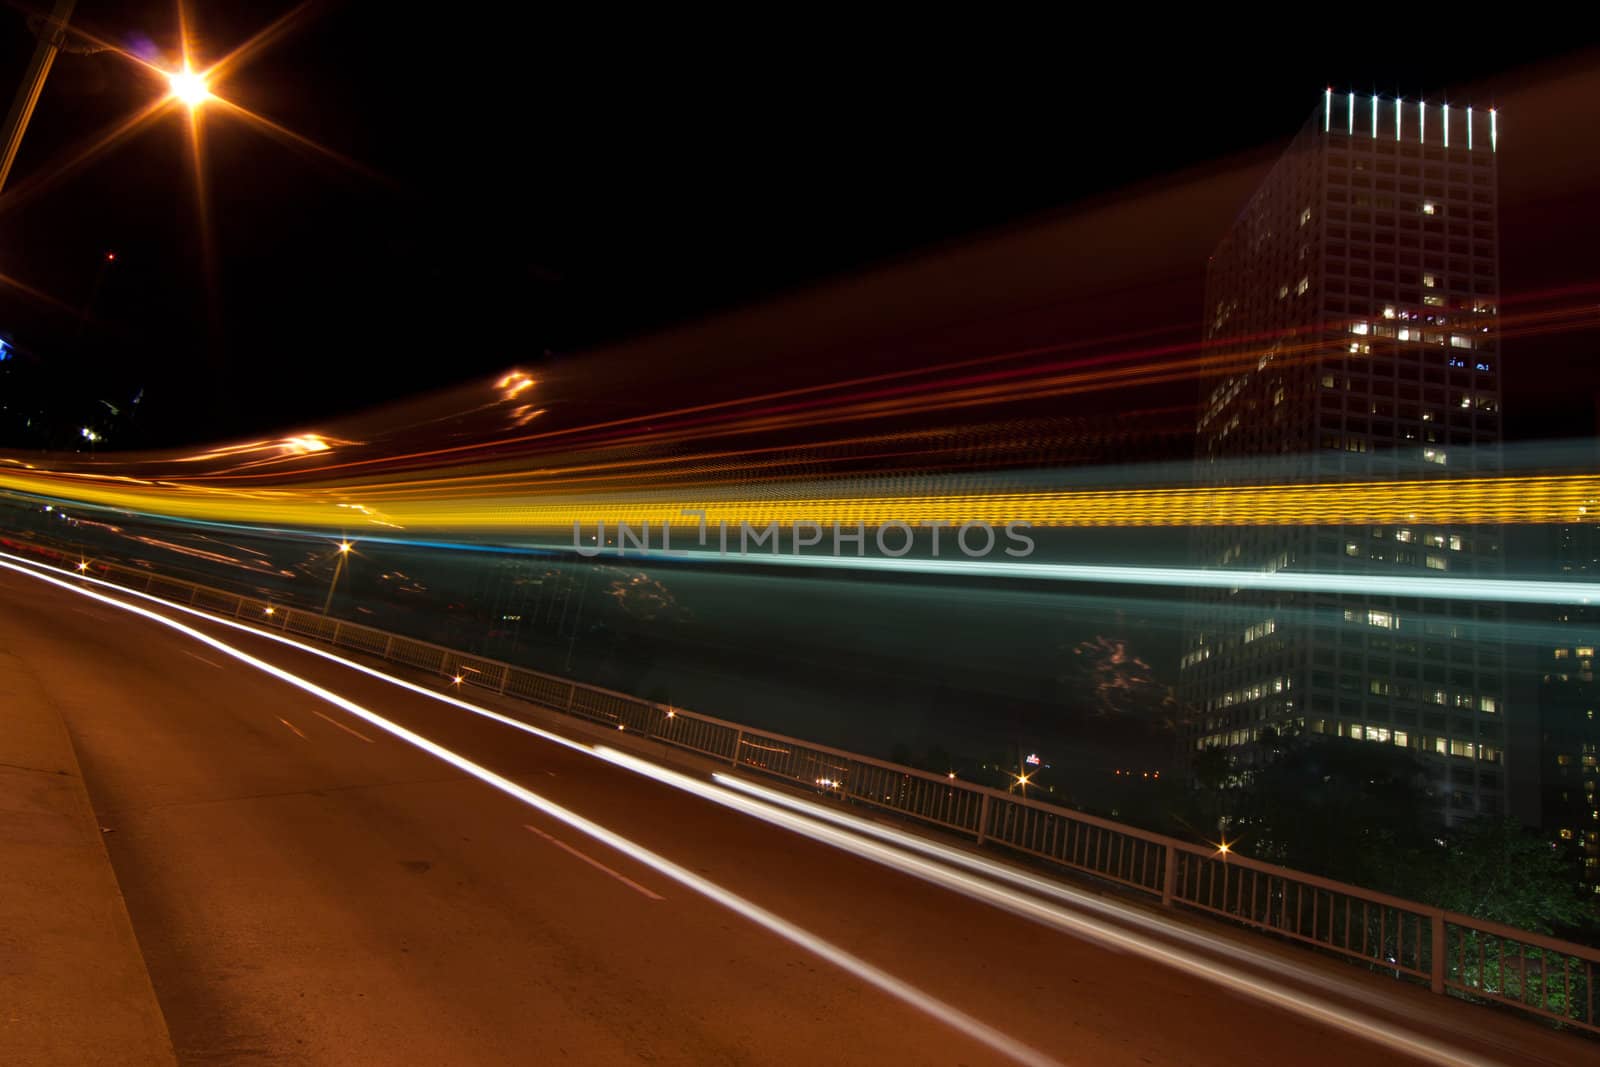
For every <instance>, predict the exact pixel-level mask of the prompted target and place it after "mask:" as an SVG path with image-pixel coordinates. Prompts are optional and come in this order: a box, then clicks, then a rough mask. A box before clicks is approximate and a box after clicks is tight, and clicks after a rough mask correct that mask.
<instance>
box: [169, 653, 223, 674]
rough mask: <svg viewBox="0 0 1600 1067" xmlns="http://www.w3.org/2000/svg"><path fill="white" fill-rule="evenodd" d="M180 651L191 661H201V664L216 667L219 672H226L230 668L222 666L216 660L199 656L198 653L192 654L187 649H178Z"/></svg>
mask: <svg viewBox="0 0 1600 1067" xmlns="http://www.w3.org/2000/svg"><path fill="white" fill-rule="evenodd" d="M178 651H179V652H182V653H183V654H184V655H185V656H188V657H189V658H190V659H197V660H199V661H200V662H201V663H204V664H205V665H206V666H207V667H215V668H216V669H217V670H219V671H225V670H227V669H228V668H226V667H224V666H223V665H222V664H220V663H218V662H217V661H216V660H210V659H206V658H205V657H204V656H202V655H199V654H198V653H194V652H190V651H189V650H188V649H187V648H180V649H178Z"/></svg>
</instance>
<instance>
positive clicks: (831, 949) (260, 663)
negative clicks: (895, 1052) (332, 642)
mask: <svg viewBox="0 0 1600 1067" xmlns="http://www.w3.org/2000/svg"><path fill="white" fill-rule="evenodd" d="M0 567H4V568H5V569H7V570H10V571H13V572H16V573H18V574H22V575H25V576H27V577H29V578H32V579H34V580H35V581H41V582H48V583H49V584H51V585H54V586H57V587H59V588H61V589H65V590H67V591H68V592H72V593H76V594H78V595H79V596H85V597H89V598H90V599H93V600H97V601H99V602H101V603H103V604H107V605H109V606H111V607H115V608H119V609H121V610H123V611H126V612H129V613H131V614H134V615H138V616H140V617H142V618H145V619H148V620H150V621H152V622H155V623H158V624H160V625H162V626H165V627H168V628H170V629H172V630H174V631H176V632H178V633H180V634H182V635H183V636H185V637H188V638H190V639H192V640H195V641H198V642H200V643H201V644H203V645H206V646H208V647H209V648H212V649H214V650H215V651H217V652H220V653H222V654H223V655H225V656H229V657H231V658H232V659H234V660H236V661H237V662H239V663H242V664H244V665H245V666H247V667H251V668H253V669H255V670H258V671H261V672H262V673H264V674H267V675H270V676H272V677H273V678H276V679H278V680H279V681H281V682H284V683H286V684H288V685H291V686H293V687H294V688H296V689H299V690H301V691H302V692H305V693H307V694H309V695H311V696H314V697H316V698H317V699H319V700H322V701H324V702H325V703H328V704H331V705H333V706H334V707H336V708H339V709H341V710H343V711H346V712H348V713H350V714H351V715H354V716H355V717H357V718H359V719H361V720H363V721H364V722H366V723H368V724H370V725H372V726H375V727H377V728H378V729H380V730H383V731H384V732H385V733H388V734H390V735H391V736H393V737H396V738H398V739H399V740H401V741H404V742H405V743H407V744H409V745H412V746H413V747H415V748H418V749H420V750H422V751H423V752H426V753H428V754H429V755H430V756H433V757H435V758H436V759H439V760H442V761H443V762H445V763H447V764H449V765H450V766H452V767H455V768H456V769H457V770H460V771H462V772H463V773H465V774H468V775H471V776H472V777H473V778H476V779H477V780H478V781H480V782H483V783H484V784H485V785H488V786H490V787H492V788H494V789H497V790H499V791H500V792H502V793H504V794H506V795H507V796H510V797H512V798H514V799H516V800H519V801H521V802H522V803H523V804H526V805H527V806H528V807H530V808H533V809H535V810H537V811H540V812H543V813H544V814H545V815H547V816H548V817H550V818H551V819H554V820H556V821H557V822H560V823H563V824H565V825H566V826H568V827H571V828H572V829H574V830H576V831H578V832H579V833H581V834H583V835H585V836H586V837H589V838H592V839H593V840H595V841H599V842H600V843H601V844H604V845H606V846H608V847H610V848H612V849H615V850H616V851H617V852H619V853H621V854H622V855H625V856H627V857H629V858H630V859H632V860H634V861H635V862H637V863H640V864H642V865H644V866H646V867H649V868H651V869H652V870H655V871H656V872H658V873H659V874H662V875H664V876H666V877H667V878H670V879H672V880H673V881H675V882H677V883H678V884H680V885H682V886H684V887H685V888H687V889H690V890H692V891H693V892H695V893H698V894H700V895H701V896H703V897H705V898H707V899H708V900H711V901H712V902H714V903H716V904H719V905H721V906H722V907H724V908H726V909H728V910H729V911H731V912H733V913H735V914H736V915H739V916H741V917H742V918H744V919H747V920H749V921H750V922H751V923H754V924H755V925H757V926H759V927H761V928H763V929H765V930H767V931H768V932H770V933H772V934H775V935H777V936H778V937H780V938H782V939H783V940H785V941H788V942H789V943H790V944H792V945H795V946H796V947H798V948H801V949H804V950H805V951H807V952H809V953H811V954H813V955H815V956H818V957H820V958H822V959H824V960H826V961H827V962H829V963H831V964H833V965H834V966H836V967H838V968H839V969H840V970H843V971H845V972H847V973H849V974H851V975H853V976H854V977H856V978H858V979H860V980H861V981H862V982H864V983H866V984H867V985H870V986H872V987H873V988H875V989H878V990H879V991H881V992H883V993H886V994H888V995H889V996H891V997H893V998H894V999H896V1000H898V1001H900V1002H901V1003H903V1004H906V1005H908V1006H909V1007H911V1008H913V1009H915V1010H917V1011H920V1012H922V1013H923V1014H925V1015H928V1016H929V1017H931V1018H933V1019H935V1020H937V1021H938V1022H940V1023H942V1024H944V1025H945V1026H948V1027H950V1028H951V1029H953V1030H955V1031H957V1032H959V1033H962V1034H965V1035H966V1036H968V1037H970V1038H972V1039H973V1040H975V1041H977V1042H978V1043H980V1044H982V1045H984V1046H986V1047H987V1048H989V1049H991V1050H993V1051H994V1052H996V1053H999V1054H1000V1055H1002V1056H1005V1057H1006V1058H1007V1059H1010V1060H1013V1061H1015V1062H1017V1063H1022V1064H1027V1065H1029V1067H1061V1061H1059V1060H1057V1059H1055V1058H1053V1057H1051V1056H1048V1055H1046V1054H1045V1053H1043V1052H1040V1051H1038V1050H1037V1049H1034V1048H1032V1047H1030V1046H1028V1045H1026V1044H1024V1043H1023V1042H1021V1041H1018V1040H1017V1039H1015V1038H1013V1037H1011V1036H1010V1035H1008V1034H1005V1033H1002V1032H1001V1031H999V1030H997V1029H995V1028H994V1027H991V1026H989V1025H988V1024H987V1023H984V1022H982V1021H980V1020H979V1019H976V1018H974V1017H973V1016H971V1015H968V1014H967V1013H966V1012H963V1011H961V1010H960V1009H959V1008H957V1007H955V1006H954V1005H952V1004H949V1003H946V1002H945V1001H942V1000H940V999H938V998H937V997H934V996H932V995H931V994H928V993H925V992H923V991H922V990H921V989H919V988H918V987H916V986H914V985H912V984H910V983H909V982H906V981H904V980H902V979H900V978H897V977H895V976H894V975H892V974H890V973H889V972H887V971H885V970H882V969H881V968H879V967H875V966H874V965H872V964H871V963H868V962H867V961H866V960H864V959H861V958H860V957H859V956H856V955H854V954H852V953H850V952H847V951H845V950H844V949H843V948H840V947H839V946H838V945H835V944H833V943H832V942H830V941H827V940H825V939H823V938H821V937H819V936H817V935H816V934H813V933H811V932H810V931H809V930H806V929H805V928H804V927H801V926H798V925H796V924H794V923H792V922H789V921H788V920H787V919H784V918H782V917H781V916H779V915H777V914H775V913H773V912H770V911H768V910H767V909H765V908H762V907H761V906H760V905H758V904H755V903H753V902H751V901H749V900H746V899H745V898H744V897H741V896H739V895H738V894H736V893H733V892H732V891H730V890H727V889H724V888H723V887H722V886H721V885H719V884H717V883H716V882H713V881H711V880H710V879H709V878H705V877H703V876H701V875H699V874H696V873H695V872H693V871H691V870H689V869H688V868H686V867H682V866H680V865H679V864H676V863H674V862H672V861H671V860H669V859H667V858H665V857H664V856H661V855H658V854H657V853H655V852H652V851H650V850H649V849H646V848H644V847H643V846H641V845H638V844H635V843H634V842H633V841H631V840H630V839H628V838H626V837H624V836H622V835H621V834H619V833H616V832H615V831H613V830H610V829H607V828H606V827H605V826H602V825H601V824H599V823H597V822H594V821H592V820H590V819H586V818H584V817H583V816H582V815H579V814H578V813H576V812H574V811H571V810H569V809H567V808H564V807H562V806H561V805H559V804H557V803H555V802H554V801H552V800H549V799H547V798H546V797H544V796H542V795H540V794H538V793H535V792H534V791H533V790H531V789H528V788H527V787H526V786H523V785H519V784H518V783H516V782H513V781H512V780H511V779H509V778H506V777H504V776H503V775H500V774H497V773H495V772H494V771H492V770H490V769H488V768H487V767H484V766H482V765H481V764H478V763H474V762H473V761H472V760H469V759H467V758H466V757H465V756H462V755H460V754H459V753H457V752H455V751H453V750H452V749H449V748H446V747H445V746H443V745H441V744H439V743H438V742H436V741H433V740H430V739H429V738H427V737H424V736H423V735H421V734H419V733H417V732H415V731H413V730H409V729H407V728H406V727H404V726H401V725H400V724H399V723H396V722H393V721H391V720H389V719H386V718H384V717H383V716H382V715H379V714H378V713H377V712H375V711H372V710H371V709H369V708H367V707H365V706H363V705H361V704H358V703H356V702H355V701H353V700H350V699H349V698H348V697H344V696H341V695H340V694H338V693H335V692H333V691H332V690H330V689H325V688H323V687H322V686H320V685H317V684H316V683H315V682H312V681H310V680H308V679H305V678H302V677H301V676H299V675H297V674H295V673H293V672H292V671H288V670H285V669H284V668H282V667H279V666H277V665H276V664H272V663H268V662H267V661H266V660H263V659H260V658H258V657H256V656H252V655H250V654H249V653H247V652H245V651H243V650H241V649H238V648H235V647H234V646H232V645H230V644H228V643H227V642H225V641H221V640H219V639H217V638H215V637H212V636H211V635H210V634H207V633H204V632H202V631H200V630H197V629H195V628H194V627H192V626H189V625H187V624H186V623H183V622H180V621H178V620H177V619H172V618H168V617H167V616H165V615H162V614H161V613H159V612H156V611H152V610H150V609H148V608H143V607H140V606H139V605H137V604H130V603H128V602H126V601H123V600H119V599H117V598H115V597H110V596H105V595H104V594H101V593H97V592H95V591H93V590H91V589H84V588H81V587H78V586H76V585H74V583H73V582H72V581H67V580H62V579H59V578H55V577H52V576H50V575H47V574H42V573H40V572H39V571H38V570H36V569H34V568H32V567H29V566H19V565H17V564H15V563H12V562H9V560H0ZM151 599H156V600H157V601H158V602H160V603H163V604H165V602H164V601H159V598H151ZM167 606H170V607H177V606H178V605H167ZM195 614H197V615H198V614H202V613H199V612H196V613H195ZM208 618H209V617H208ZM212 621H216V622H224V621H226V620H221V619H215V620H212ZM238 628H239V629H241V630H247V631H249V632H252V633H259V631H254V630H250V628H249V627H245V626H239V627H238ZM262 636H269V635H262ZM271 636H276V635H271ZM282 643H284V644H288V645H291V646H293V647H298V648H302V649H304V650H305V651H308V652H309V651H316V650H314V649H312V648H310V646H305V645H301V644H300V643H299V642H295V641H289V640H285V641H283V642H282ZM326 658H328V659H332V660H334V661H335V662H342V663H346V664H348V665H351V666H355V665H354V664H349V661H346V660H343V659H341V658H340V657H337V656H328V657H326ZM372 673H374V674H376V672H372ZM376 676H377V677H384V676H383V675H381V674H376ZM419 691H421V692H427V691H426V690H420V689H419ZM430 695H431V694H430ZM452 703H464V702H459V701H452ZM483 710H485V711H487V709H483ZM492 717H495V718H500V719H505V717H504V716H492ZM505 721H508V722H514V720H505ZM296 732H297V733H298V732H299V731H296ZM301 736H304V735H301ZM552 736H553V735H552ZM565 744H566V745H567V747H572V748H575V749H577V750H579V751H588V749H586V748H585V747H584V746H581V745H575V744H574V743H572V742H565Z"/></svg>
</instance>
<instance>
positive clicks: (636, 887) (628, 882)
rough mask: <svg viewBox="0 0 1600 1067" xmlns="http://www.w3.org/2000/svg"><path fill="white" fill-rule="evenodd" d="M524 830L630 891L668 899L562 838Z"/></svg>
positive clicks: (526, 828) (534, 828)
mask: <svg viewBox="0 0 1600 1067" xmlns="http://www.w3.org/2000/svg"><path fill="white" fill-rule="evenodd" d="M522 828H523V829H524V830H532V831H533V832H534V833H536V834H538V835H539V836H540V837H542V838H544V839H545V840H546V841H548V842H550V843H551V844H552V845H554V846H556V847H557V848H559V849H563V850H565V851H566V852H569V853H571V854H572V855H574V856H576V857H578V858H579V859H580V860H582V861H583V862H585V863H587V864H588V865H589V866H591V867H593V868H595V869H596V870H599V871H604V872H605V873H606V874H609V875H610V876H611V877H613V878H615V879H616V880H617V881H619V882H621V883H622V884H623V885H625V886H627V887H628V888H629V889H632V890H633V891H634V892H636V893H643V894H644V895H645V896H647V897H649V898H650V899H651V900H665V899H667V898H666V897H664V896H662V895H661V894H660V893H653V892H651V891H650V890H648V889H646V888H645V887H644V886H642V885H640V884H639V883H638V882H635V881H634V880H633V879H632V878H629V877H628V876H627V875H625V874H623V873H622V872H621V871H614V870H612V869H611V868H610V867H607V866H606V865H605V864H603V863H601V862H600V861H599V860H597V859H595V858H594V857H593V856H586V855H584V854H583V853H582V852H579V851H578V850H577V849H575V848H573V847H572V846H571V845H569V844H567V843H566V842H565V841H563V840H561V839H560V838H558V837H551V836H550V835H549V834H547V833H545V832H544V831H543V830H541V829H539V828H538V827H537V826H531V825H529V824H528V823H523V824H522Z"/></svg>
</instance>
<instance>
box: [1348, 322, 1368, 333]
mask: <svg viewBox="0 0 1600 1067" xmlns="http://www.w3.org/2000/svg"><path fill="white" fill-rule="evenodd" d="M1350 332H1351V333H1357V334H1362V335H1365V334H1366V332H1367V324H1366V323H1364V322H1352V323H1351V324H1350Z"/></svg>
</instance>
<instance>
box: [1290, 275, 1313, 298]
mask: <svg viewBox="0 0 1600 1067" xmlns="http://www.w3.org/2000/svg"><path fill="white" fill-rule="evenodd" d="M1309 288H1311V279H1310V278H1309V277H1306V278H1301V279H1300V284H1299V285H1296V286H1295V287H1294V291H1295V295H1296V296H1303V295H1305V291H1306V290H1307V289H1309Z"/></svg>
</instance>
